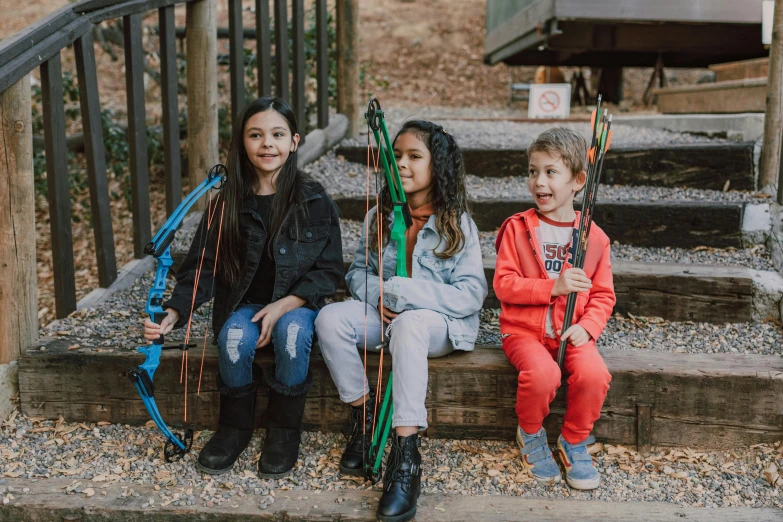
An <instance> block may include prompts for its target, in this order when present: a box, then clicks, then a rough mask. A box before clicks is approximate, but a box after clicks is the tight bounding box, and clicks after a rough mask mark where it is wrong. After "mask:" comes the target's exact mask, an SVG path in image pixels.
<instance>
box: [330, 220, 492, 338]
mask: <svg viewBox="0 0 783 522" xmlns="http://www.w3.org/2000/svg"><path fill="white" fill-rule="evenodd" d="M374 214H375V207H373V208H372V209H370V211H369V212H368V213H367V216H365V218H364V219H365V222H364V224H363V226H362V237H361V240H360V241H359V245H358V246H357V248H356V255H355V257H354V260H353V263H351V266H350V268H349V269H348V273H347V274H346V275H345V281H346V282H347V283H348V288H349V290H350V291H351V295H352V296H353V297H354V298H355V299H358V300H360V301H364V300H365V297H366V299H367V302H368V303H369V304H370V305H372V306H375V307H377V306H378V300H379V298H380V294H381V287H380V278H379V277H378V255H377V253H375V254H374V253H373V252H372V250H371V251H370V260H369V267H366V266H365V262H366V257H365V244H366V241H367V238H366V237H365V231H366V230H367V223H368V221H369V222H370V223H371V222H372V216H373V215H374ZM388 219H389V221H390V222H393V216H391V215H390V216H389V218H388ZM460 226H461V228H462V231H463V233H464V234H465V245H464V247H463V248H462V250H460V251H459V252H458V253H457V254H456V255H454V256H453V257H452V258H450V259H439V258H438V257H437V256H436V255H435V248H437V249H438V250H437V251H439V252H441V251H443V250H444V249H445V246H446V243H445V241H440V237H439V236H438V232H437V230H436V228H435V215H432V216H430V218H429V220H428V221H427V223H426V224H425V225H424V226H423V227H422V229H421V231H420V232H419V235H418V238H417V239H416V246H415V247H414V249H413V262H412V271H411V274H409V275H410V276H411V277H409V278H407V277H398V276H395V275H394V273H395V267H396V260H397V244H396V243H395V242H394V241H393V240H391V239H389V243H388V244H387V245H386V247H385V248H384V250H383V259H384V263H383V281H384V283H383V306H384V307H386V308H388V309H389V310H391V311H393V312H402V311H405V310H416V309H427V310H433V311H435V312H438V313H440V314H441V315H442V316H443V318H444V319H445V320H446V324H447V325H448V332H449V340H451V343H452V345H453V346H454V349H455V350H468V351H469V350H472V349H473V347H474V346H475V344H476V338H477V337H478V330H479V311H480V310H481V306H482V304H483V303H484V298H486V297H487V279H486V277H485V276H484V265H483V262H482V260H481V244H480V243H479V235H478V228H477V227H476V224H475V223H474V222H473V219H471V218H470V216H469V215H468V214H463V215H462V218H461V222H460ZM439 243H440V244H439ZM365 283H366V285H367V286H366V287H365ZM365 294H366V296H365Z"/></svg>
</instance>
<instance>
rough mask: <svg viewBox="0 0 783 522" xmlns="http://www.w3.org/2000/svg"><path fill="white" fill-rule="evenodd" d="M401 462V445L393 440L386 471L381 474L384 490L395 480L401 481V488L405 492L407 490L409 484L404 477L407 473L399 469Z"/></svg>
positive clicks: (389, 487)
mask: <svg viewBox="0 0 783 522" xmlns="http://www.w3.org/2000/svg"><path fill="white" fill-rule="evenodd" d="M402 462H403V455H402V447H401V446H400V445H399V444H398V443H397V442H396V441H395V442H394V443H392V447H391V451H390V452H389V460H388V461H387V463H386V471H385V472H384V474H383V486H384V489H385V490H386V491H388V490H389V489H391V486H392V484H394V483H395V482H400V483H402V489H403V490H404V491H405V492H406V493H407V492H408V489H409V486H410V485H409V484H408V480H406V479H407V476H408V474H409V473H408V472H407V471H403V470H401V469H400V468H401V467H402Z"/></svg>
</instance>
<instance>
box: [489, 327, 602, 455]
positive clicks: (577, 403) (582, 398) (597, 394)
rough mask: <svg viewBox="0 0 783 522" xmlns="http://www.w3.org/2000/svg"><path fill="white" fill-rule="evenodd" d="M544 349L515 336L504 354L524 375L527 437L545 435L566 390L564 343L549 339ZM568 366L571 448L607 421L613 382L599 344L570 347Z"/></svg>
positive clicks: (521, 391)
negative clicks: (554, 403)
mask: <svg viewBox="0 0 783 522" xmlns="http://www.w3.org/2000/svg"><path fill="white" fill-rule="evenodd" d="M544 343H545V344H542V343H541V342H540V341H539V340H538V339H537V338H535V337H533V336H532V335H531V336H528V335H517V334H514V335H509V336H507V337H505V338H504V339H503V351H504V352H505V353H506V357H507V358H508V360H509V362H511V364H513V365H514V367H515V368H516V369H517V370H518V371H519V377H518V383H517V406H516V412H517V417H518V418H519V426H520V427H521V428H522V429H523V430H525V432H526V433H536V432H537V431H538V430H539V429H541V426H542V424H543V422H544V418H545V417H546V416H547V415H549V404H550V403H551V402H552V401H553V400H554V398H555V394H556V393H557V389H558V388H559V387H560V381H561V375H560V368H558V366H557V361H556V359H557V349H558V341H557V339H549V338H545V339H544ZM563 366H564V369H565V371H566V373H567V374H568V394H567V396H566V413H565V417H564V419H563V431H562V434H563V438H564V439H565V440H566V441H567V442H568V443H570V444H578V443H580V442H582V441H583V440H585V439H586V438H587V436H588V435H590V432H591V431H592V429H593V424H595V421H597V420H598V418H599V417H600V416H601V407H602V406H603V404H604V399H605V398H606V393H607V392H608V391H609V381H611V380H612V376H611V375H609V370H608V369H607V368H606V364H605V363H604V360H603V358H602V357H601V354H600V353H598V349H597V348H596V346H595V341H593V340H591V341H590V342H587V343H585V344H583V345H582V346H579V347H574V346H572V345H570V344H569V345H568V349H567V350H566V355H565V361H564V362H563Z"/></svg>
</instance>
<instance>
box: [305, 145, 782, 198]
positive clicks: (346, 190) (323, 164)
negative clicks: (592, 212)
mask: <svg viewBox="0 0 783 522" xmlns="http://www.w3.org/2000/svg"><path fill="white" fill-rule="evenodd" d="M304 170H305V171H306V172H309V173H310V174H311V175H312V176H313V177H315V178H316V179H317V180H318V181H320V182H321V183H322V184H323V185H324V188H326V191H327V192H328V193H329V194H330V195H331V196H332V197H340V196H343V197H347V196H364V195H365V194H366V185H367V175H366V166H365V165H363V164H360V163H355V162H352V161H347V160H345V159H343V158H342V157H341V156H337V155H336V154H335V153H334V151H332V152H329V153H328V154H326V155H324V156H322V157H321V158H319V159H318V160H316V161H314V162H313V163H311V164H309V165H307V166H306V167H305V169H304ZM370 183H371V191H372V192H374V190H375V177H374V174H373V176H372V177H371V179H370ZM465 183H466V187H467V192H468V195H469V196H470V197H471V198H472V199H492V198H501V199H532V197H531V195H530V191H529V190H528V188H527V180H525V179H522V178H520V177H514V176H510V177H505V178H488V177H479V176H473V175H468V176H467V177H466V180H465ZM598 197H599V200H600V201H735V202H740V201H741V202H766V201H768V200H769V195H767V194H760V193H754V192H740V191H727V192H721V191H719V190H704V189H683V188H667V187H648V186H631V185H601V187H600V189H599V192H598Z"/></svg>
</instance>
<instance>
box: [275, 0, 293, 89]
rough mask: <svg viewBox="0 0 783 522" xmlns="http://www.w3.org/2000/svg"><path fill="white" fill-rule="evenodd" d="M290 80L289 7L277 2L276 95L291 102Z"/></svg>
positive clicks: (283, 1) (284, 1)
mask: <svg viewBox="0 0 783 522" xmlns="http://www.w3.org/2000/svg"><path fill="white" fill-rule="evenodd" d="M289 92H290V90H289V78H288V6H287V2H286V0H275V94H276V95H277V97H278V98H282V99H284V100H286V101H288V100H289V97H290V96H289Z"/></svg>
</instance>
